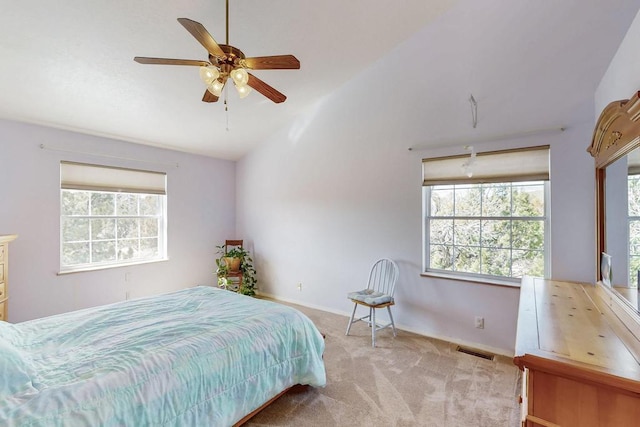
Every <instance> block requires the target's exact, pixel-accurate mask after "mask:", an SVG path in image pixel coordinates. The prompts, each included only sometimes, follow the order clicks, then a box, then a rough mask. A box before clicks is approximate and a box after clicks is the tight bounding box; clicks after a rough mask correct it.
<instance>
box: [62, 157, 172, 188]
mask: <svg viewBox="0 0 640 427" xmlns="http://www.w3.org/2000/svg"><path fill="white" fill-rule="evenodd" d="M166 182H167V174H166V173H163V172H152V171H144V170H138V169H126V168H117V167H110V166H100V165H91V164H86V163H75V162H60V187H61V188H62V189H65V190H87V191H117V192H125V193H146V194H162V195H165V194H166V193H167V189H166V187H167V186H166Z"/></svg>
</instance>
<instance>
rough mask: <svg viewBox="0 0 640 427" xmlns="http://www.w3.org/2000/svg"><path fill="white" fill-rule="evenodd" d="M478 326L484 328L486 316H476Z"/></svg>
mask: <svg viewBox="0 0 640 427" xmlns="http://www.w3.org/2000/svg"><path fill="white" fill-rule="evenodd" d="M476 328H478V329H484V317H480V316H476Z"/></svg>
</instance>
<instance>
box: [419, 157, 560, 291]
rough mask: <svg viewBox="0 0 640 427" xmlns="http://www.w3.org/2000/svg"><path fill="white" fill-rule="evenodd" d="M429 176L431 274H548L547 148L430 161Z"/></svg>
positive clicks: (425, 165)
mask: <svg viewBox="0 0 640 427" xmlns="http://www.w3.org/2000/svg"><path fill="white" fill-rule="evenodd" d="M503 155H507V156H509V157H510V159H509V162H508V163H504V164H503V162H505V161H506V158H505V157H504V156H503ZM514 155H515V156H514ZM518 156H525V157H524V158H526V161H523V160H522V158H519V159H518ZM470 159H471V162H470ZM536 159H537V160H536ZM513 162H517V163H516V165H520V166H519V170H518V167H517V166H516V167H514V164H513ZM530 162H531V163H536V164H537V166H533V168H530V167H529V166H531V165H530V164H529V163H530ZM465 168H466V169H465ZM423 170H424V171H425V172H424V177H425V178H424V184H425V186H424V191H423V197H424V200H423V202H424V204H423V206H424V209H423V210H424V218H425V222H424V230H425V232H424V241H425V246H424V259H425V271H426V272H432V273H439V274H445V275H460V276H469V277H478V278H480V277H484V278H492V279H502V280H504V279H506V280H515V279H517V278H520V277H522V276H523V275H532V276H542V277H545V276H546V275H547V274H546V273H547V264H548V263H547V255H546V254H547V253H548V250H547V245H548V241H549V239H548V237H547V236H548V229H549V227H548V217H549V215H548V203H547V200H548V196H547V195H548V191H549V190H548V188H549V183H548V147H536V148H533V149H528V150H517V151H503V152H492V153H479V154H478V155H477V157H476V158H475V159H474V158H473V157H471V158H470V157H469V156H455V157H447V158H438V159H424V160H423ZM469 171H473V172H472V173H469ZM505 171H506V172H507V173H505ZM516 171H517V172H518V173H517V174H516V173H515V172H516ZM469 175H471V176H469ZM532 178H534V179H532ZM535 178H537V179H535ZM540 178H542V179H540Z"/></svg>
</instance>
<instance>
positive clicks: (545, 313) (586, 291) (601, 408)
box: [514, 277, 640, 427]
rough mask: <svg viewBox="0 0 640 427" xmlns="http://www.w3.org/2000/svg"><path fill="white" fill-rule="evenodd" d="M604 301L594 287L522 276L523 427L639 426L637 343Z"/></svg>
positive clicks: (518, 358)
mask: <svg viewBox="0 0 640 427" xmlns="http://www.w3.org/2000/svg"><path fill="white" fill-rule="evenodd" d="M608 298H609V297H608V296H607V291H606V290H604V289H603V288H602V286H601V285H593V284H579V283H571V282H559V281H552V280H544V279H539V278H529V277H527V278H524V279H523V280H522V287H521V290H520V309H519V313H518V329H517V338H516V355H515V358H514V363H515V364H516V365H517V366H518V367H520V369H522V370H523V372H524V375H523V390H522V425H523V426H527V427H528V426H546V427H550V426H563V427H572V426H579V427H591V426H594V427H595V426H603V427H607V426H609V427H625V426H640V341H639V339H638V337H637V336H636V335H634V332H635V333H637V329H636V330H635V331H634V327H633V325H627V324H626V321H627V319H624V318H623V320H621V318H620V317H619V313H618V315H616V308H615V307H613V306H615V305H616V303H615V302H612V300H608ZM633 321H634V322H635V320H633ZM629 326H631V327H629ZM632 331H634V332H632Z"/></svg>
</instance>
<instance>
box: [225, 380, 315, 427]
mask: <svg viewBox="0 0 640 427" xmlns="http://www.w3.org/2000/svg"><path fill="white" fill-rule="evenodd" d="M308 388H309V386H308V385H301V384H296V385H293V386H291V387H289V388H286V389H284V390H282V391H281V392H280V393H278V394H276V395H275V396H274V397H273V398H271V399H269V400H267V401H266V402H265V403H264V404H263V405H262V406H261V407H259V408H258V409H256V410H255V411H253V412H250V413H249V414H247V415H245V417H244V418H242V419H241V420H240V421H238V422H237V423H235V424H234V425H233V427H240V426H241V425H243V424H244V423H246V422H247V421H249V420H250V419H251V418H253V417H255V416H256V415H257V414H258V413H259V412H261V411H262V410H263V409H264V408H266V407H267V406H269V405H271V404H272V403H273V402H275V401H276V400H278V398H279V397H281V396H282V395H284V394H286V393H288V392H289V391H291V390H296V391H304V390H306V389H308Z"/></svg>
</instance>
